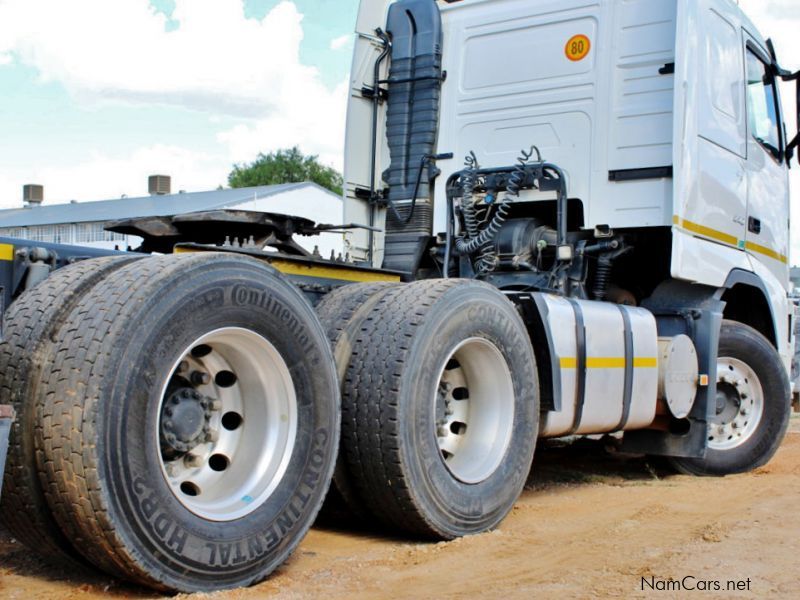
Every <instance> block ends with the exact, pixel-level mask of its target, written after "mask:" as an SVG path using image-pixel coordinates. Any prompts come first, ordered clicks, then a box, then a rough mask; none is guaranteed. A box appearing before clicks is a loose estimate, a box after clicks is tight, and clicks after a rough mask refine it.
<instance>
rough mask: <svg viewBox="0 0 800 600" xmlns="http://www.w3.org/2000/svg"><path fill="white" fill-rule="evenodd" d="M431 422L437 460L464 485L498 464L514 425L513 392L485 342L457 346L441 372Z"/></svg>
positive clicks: (498, 360)
mask: <svg viewBox="0 0 800 600" xmlns="http://www.w3.org/2000/svg"><path fill="white" fill-rule="evenodd" d="M434 417H435V427H436V431H435V434H436V438H437V443H438V446H439V451H440V453H441V457H442V460H443V461H444V463H445V466H446V467H447V469H448V470H449V471H450V473H451V474H452V475H453V476H454V477H455V478H456V479H459V480H460V481H462V482H464V483H468V484H474V483H480V482H481V481H484V480H485V479H487V478H488V477H490V476H491V475H492V474H493V473H494V472H495V471H496V470H497V468H498V466H499V465H500V464H501V462H502V460H503V457H504V456H505V453H506V450H507V448H508V445H509V443H510V440H511V434H512V429H513V423H514V388H513V382H512V379H511V374H510V372H509V369H508V365H507V364H506V361H505V358H504V357H503V355H502V353H501V352H500V351H499V350H498V349H497V347H496V346H495V345H494V344H493V343H491V342H490V341H488V340H485V339H482V338H471V339H468V340H466V341H464V342H462V343H461V344H459V345H458V346H457V347H456V348H455V349H454V350H453V351H452V352H451V354H450V356H449V358H448V360H447V361H446V362H445V364H444V365H443V366H442V370H441V375H440V376H439V385H438V388H437V390H436V396H435V405H434Z"/></svg>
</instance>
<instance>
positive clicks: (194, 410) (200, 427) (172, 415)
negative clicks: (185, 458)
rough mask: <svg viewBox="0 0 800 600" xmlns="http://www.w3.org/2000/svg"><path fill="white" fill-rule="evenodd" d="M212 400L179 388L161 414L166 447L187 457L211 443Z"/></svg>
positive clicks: (162, 435) (163, 440) (192, 391)
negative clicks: (187, 453) (188, 453)
mask: <svg viewBox="0 0 800 600" xmlns="http://www.w3.org/2000/svg"><path fill="white" fill-rule="evenodd" d="M210 435H211V399H210V398H206V397H205V396H203V395H202V394H201V393H200V392H198V391H197V390H195V389H193V388H179V389H178V390H176V391H175V392H173V393H172V395H171V396H170V397H169V398H168V399H167V401H166V402H165V403H164V407H163V409H162V413H161V441H162V447H166V449H171V450H173V451H175V452H177V453H181V454H185V453H186V452H190V451H191V450H193V449H194V448H196V447H197V446H199V445H200V444H203V443H205V442H207V441H209V436H210Z"/></svg>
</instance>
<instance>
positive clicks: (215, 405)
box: [211, 400, 222, 410]
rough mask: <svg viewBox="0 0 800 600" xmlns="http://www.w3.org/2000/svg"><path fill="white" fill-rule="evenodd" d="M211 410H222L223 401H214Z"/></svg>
mask: <svg viewBox="0 0 800 600" xmlns="http://www.w3.org/2000/svg"><path fill="white" fill-rule="evenodd" d="M211 410H222V400H212V401H211Z"/></svg>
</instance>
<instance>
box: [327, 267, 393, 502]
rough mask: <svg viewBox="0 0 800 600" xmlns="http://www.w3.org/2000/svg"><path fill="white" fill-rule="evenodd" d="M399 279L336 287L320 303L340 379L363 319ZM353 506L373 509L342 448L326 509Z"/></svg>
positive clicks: (343, 373)
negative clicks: (362, 494) (357, 485)
mask: <svg viewBox="0 0 800 600" xmlns="http://www.w3.org/2000/svg"><path fill="white" fill-rule="evenodd" d="M398 285H400V284H399V283H390V282H377V283H354V284H350V285H345V286H342V287H340V288H337V289H335V290H334V291H332V292H331V293H330V294H328V295H327V296H325V298H323V300H322V302H320V303H319V304H318V305H317V314H318V315H319V319H320V321H321V322H322V326H323V327H324V328H325V333H326V334H327V336H328V340H329V341H330V343H331V348H332V349H333V357H334V360H335V361H336V371H337V373H338V375H339V381H340V382H341V383H343V382H344V377H345V373H346V372H347V367H348V366H349V364H350V358H351V356H352V350H353V342H354V340H355V339H356V337H357V335H358V332H359V330H360V328H361V323H362V322H363V320H364V319H365V318H367V316H369V314H370V312H371V311H372V309H373V308H374V306H375V304H376V303H377V302H378V300H379V299H380V297H381V295H382V294H383V293H385V292H386V291H387V290H389V289H391V288H393V287H397V286H398ZM342 508H344V509H346V510H349V511H350V512H351V513H352V514H353V515H354V516H356V517H359V518H364V517H366V516H368V515H369V511H368V510H367V509H366V507H365V506H363V505H362V503H361V499H360V497H359V496H358V493H357V492H356V489H355V484H354V483H353V478H352V475H350V472H349V471H348V469H347V462H346V461H345V460H344V458H343V452H342V451H341V450H340V452H339V458H338V460H337V461H336V469H335V470H334V472H333V481H332V483H331V489H330V491H329V492H328V498H327V499H326V501H325V510H326V512H327V511H333V512H335V511H337V510H340V509H342Z"/></svg>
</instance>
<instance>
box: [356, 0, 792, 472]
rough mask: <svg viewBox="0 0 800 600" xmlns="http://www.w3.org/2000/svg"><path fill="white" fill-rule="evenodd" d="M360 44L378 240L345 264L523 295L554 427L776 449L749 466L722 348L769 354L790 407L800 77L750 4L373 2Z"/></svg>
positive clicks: (701, 455) (364, 170)
mask: <svg viewBox="0 0 800 600" xmlns="http://www.w3.org/2000/svg"><path fill="white" fill-rule="evenodd" d="M357 31H358V39H357V43H356V49H355V57H354V61H353V71H352V81H351V100H350V104H349V111H348V129H347V152H346V167H345V181H346V194H347V199H346V206H345V212H346V214H345V220H347V221H355V222H361V223H368V224H370V225H372V226H374V227H376V228H377V229H379V230H381V231H379V232H372V233H353V234H349V236H348V241H347V243H348V245H349V249H350V254H351V256H353V257H355V258H356V259H357V260H360V261H364V262H366V263H369V264H372V265H373V266H378V267H380V266H383V267H384V268H389V269H394V270H397V271H400V272H403V273H405V276H406V279H408V280H414V279H425V278H429V277H444V278H450V277H460V278H469V279H479V280H482V281H485V282H487V283H491V284H493V285H494V286H496V287H498V288H499V289H501V290H502V291H503V292H504V294H505V295H506V296H507V297H508V298H510V299H511V300H512V301H513V302H515V303H516V305H517V306H518V308H519V310H520V312H521V313H522V314H524V315H526V319H527V323H528V326H529V331H530V335H531V338H532V342H533V346H534V349H535V350H536V358H537V364H538V371H539V380H540V382H541V383H542V384H543V388H544V390H545V392H544V394H543V398H544V399H545V400H544V401H543V406H542V422H541V425H540V435H541V436H545V437H558V436H562V435H568V434H575V433H579V434H580V433H584V434H589V433H604V432H614V431H627V432H629V433H627V434H626V435H625V445H626V446H627V447H628V448H629V449H632V450H639V451H643V452H650V453H654V454H666V455H669V456H672V457H677V458H679V459H680V460H682V461H683V462H682V468H684V469H685V470H690V471H692V472H703V473H705V472H717V473H723V472H735V471H738V470H742V469H745V468H752V466H753V465H754V464H756V463H759V462H760V461H762V460H764V456H761V457H759V458H755V457H754V455H753V454H752V453H751V454H748V458H746V459H745V458H742V456H739V455H743V454H747V452H746V451H745V450H746V449H747V447H748V443H750V444H754V443H755V442H754V440H755V439H756V438H755V437H753V436H754V435H755V434H753V433H752V431H751V430H752V429H753V427H754V425H753V423H754V421H755V419H753V418H749V419H748V418H746V415H747V414H752V413H751V411H750V410H749V409H748V408H741V410H739V408H740V407H744V406H745V404H747V400H748V398H749V397H750V396H752V394H753V393H754V391H753V390H750V393H747V392H743V391H742V390H743V389H744V387H743V386H745V385H746V384H745V383H744V381H745V380H747V381H750V380H751V379H752V377H748V376H747V374H748V373H750V374H752V373H753V372H754V370H753V369H752V368H750V367H747V368H750V371H748V370H747V369H745V368H744V367H745V366H746V365H744V363H742V361H740V359H739V358H731V357H729V356H725V355H726V354H727V353H730V352H733V351H729V350H727V348H728V346H730V344H731V342H730V339H729V338H731V335H732V336H733V337H734V338H736V335H738V333H741V332H740V331H739V330H738V329H737V330H736V331H735V332H734V333H733V334H731V333H730V331H729V328H730V327H732V326H734V325H735V326H736V327H739V326H742V327H744V328H746V333H747V334H748V335H749V334H753V333H754V334H756V335H758V336H759V341H760V342H766V343H767V344H768V345H769V352H770V353H771V354H770V356H771V357H772V358H771V359H770V360H771V361H772V367H770V368H771V369H772V370H771V371H770V377H773V378H775V381H774V382H772V383H774V384H775V385H777V386H778V387H777V388H775V389H774V390H773V392H770V393H773V394H777V396H779V397H780V398H781V399H780V400H778V401H777V402H778V403H779V404H780V406H781V408H780V410H779V411H778V412H780V413H781V414H782V415H784V413H786V414H788V400H787V399H788V397H789V391H788V390H789V389H790V388H789V375H788V374H789V372H790V370H791V364H792V359H793V354H794V337H793V324H792V319H793V316H794V315H793V310H792V305H791V302H790V300H789V296H788V292H789V290H790V283H789V267H788V256H789V246H790V237H789V236H790V229H789V183H788V170H789V168H790V162H791V159H792V156H793V154H794V151H795V148H796V145H797V138H795V140H794V141H792V142H790V140H789V135H788V132H787V128H786V126H785V124H784V112H783V109H782V107H781V103H780V98H779V94H778V82H779V81H780V80H781V79H788V80H791V79H797V75H796V74H791V73H789V72H787V71H784V70H782V69H781V68H780V66H779V65H778V61H777V57H776V56H775V52H774V49H773V47H772V45H771V43H770V42H768V41H767V40H765V38H764V37H762V36H761V34H760V33H759V32H758V30H757V29H756V28H755V27H754V25H753V24H752V22H751V21H750V20H749V19H748V18H747V16H746V15H745V14H744V13H743V12H742V10H741V9H740V8H739V6H738V5H737V4H736V3H735V2H733V1H731V0H696V1H695V0H663V1H659V2H652V1H646V0H630V1H626V2H622V1H619V0H596V1H593V2H583V1H579V0H563V1H558V2H555V1H549V0H537V1H520V0H451V1H433V0H397V1H394V2H392V1H390V0H381V1H377V2H376V1H370V2H362V5H361V10H360V13H359V20H358V27H357ZM792 109H793V110H794V111H795V112H796V107H792ZM521 149H522V152H520V150H521ZM465 157H466V160H465ZM620 313H622V314H620ZM684 338H686V339H684ZM736 339H738V338H736ZM687 340H690V341H691V344H689V345H687V344H686V343H685V342H686V341H687ZM733 344H734V346H736V345H737V344H739V342H737V341H734V342H733ZM745 345H746V344H745ZM626 348H627V350H626ZM762 350H764V348H762ZM736 352H739V349H738V346H737V350H736ZM736 352H734V354H735V353H736ZM695 353H696V357H695V359H694V360H695V363H694V364H695V365H696V366H692V365H691V364H688V365H687V364H681V366H680V367H678V366H676V365H675V364H673V365H672V367H670V366H669V363H670V360H669V358H670V356H675V355H677V354H688V355H692V356H694V355H695ZM576 355H577V356H576ZM631 355H632V356H631ZM626 356H627V359H624V357H626ZM737 356H739V354H737ZM626 360H627V363H626ZM689 362H690V363H691V362H692V361H689ZM767 362H769V361H767ZM751 367H752V365H751ZM759 368H760V367H759ZM670 369H672V370H670ZM629 371H630V372H629ZM730 373H733V374H734V375H735V378H734V376H733V375H730ZM762 377H766V375H764V374H763V371H762ZM734 379H735V381H734ZM729 380H730V381H732V382H733V383H729ZM739 381H741V382H742V383H741V384H740V386H739V388H736V384H737V382H739ZM678 382H680V383H683V384H685V386H686V387H685V388H684V389H682V390H681V392H680V394H677V393H676V394H677V395H680V396H681V397H682V398H684V399H683V400H681V401H678V400H677V396H676V395H673V398H672V399H670V398H668V397H667V396H669V395H670V394H669V393H668V392H666V391H665V388H669V387H670V385H671V384H677V383H678ZM715 382H716V384H715ZM761 384H762V388H759V391H758V393H757V394H756V395H761V396H764V395H765V394H767V392H766V391H765V389H764V388H763V386H765V385H767V384H766V383H765V382H763V381H762V382H761ZM747 385H749V384H747ZM731 386H732V387H731ZM729 388H730V389H729ZM736 389H739V392H741V393H739V392H734V391H733V390H736ZM742 395H743V396H744V398H743V397H742ZM689 396H690V397H691V398H690V399H688V400H687V399H686V398H687V397H689ZM679 404H680V405H681V406H683V408H682V409H679V408H677V405H679ZM673 405H674V406H673ZM670 407H672V408H673V409H674V410H670ZM734 409H735V410H734ZM753 410H754V411H755V412H756V413H759V415H764V414H766V412H768V411H767V409H766V401H764V402H763V403H760V404H759V407H755V408H753ZM742 412H745V413H746V414H745V415H744V416H742V415H741V414H740V413H742ZM784 416H785V415H784ZM786 418H788V417H786ZM776 419H777V420H778V421H780V423H784V421H785V419H784V417H780V418H778V417H776ZM783 426H784V425H780V426H777V425H774V424H773V425H772V426H770V431H771V433H770V434H765V435H769V436H773V437H775V436H777V437H778V438H780V437H781V435H782V434H781V433H780V431H781V429H780V428H781V427H783ZM776 427H777V429H776ZM743 428H744V430H746V432H745V433H743V431H742V430H743ZM756 437H757V436H756ZM747 440H750V441H749V442H747ZM759 443H760V444H761V445H762V446H765V445H769V446H770V448H771V450H770V451H774V448H776V447H777V445H776V443H771V444H767V443H766V442H763V441H762V442H759ZM743 448H745V450H743ZM733 455H737V456H739V458H738V459H737V460H732V461H729V462H726V461H727V460H728V458H729V457H730V456H733ZM709 457H711V458H709ZM721 457H728V458H721ZM718 458H719V460H718Z"/></svg>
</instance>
